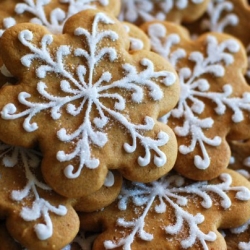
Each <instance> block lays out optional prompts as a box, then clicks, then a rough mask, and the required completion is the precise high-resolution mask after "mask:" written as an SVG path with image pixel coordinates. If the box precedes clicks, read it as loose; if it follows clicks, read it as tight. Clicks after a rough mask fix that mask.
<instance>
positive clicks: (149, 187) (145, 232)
mask: <svg viewBox="0 0 250 250" xmlns="http://www.w3.org/2000/svg"><path fill="white" fill-rule="evenodd" d="M249 188H250V183H249V182H248V181H247V180H246V179H245V178H244V177H242V176H241V175H240V174H238V173H236V172H234V171H232V170H227V171H225V172H224V173H223V174H221V175H220V177H218V178H216V179H214V180H212V181H209V182H205V181H204V182H190V181H189V180H187V179H185V178H183V177H182V176H180V175H176V174H173V175H171V174H168V175H167V176H165V177H162V178H161V179H159V180H158V181H155V182H152V183H149V184H142V183H130V182H127V183H125V185H124V187H123V189H122V192H121V194H120V196H119V198H118V200H117V201H116V202H115V203H113V204H112V205H110V206H109V207H107V208H105V209H103V210H101V211H99V212H95V213H83V214H80V215H79V216H80V220H81V228H83V229H84V230H91V231H101V234H100V235H99V236H97V238H96V239H95V241H94V245H93V250H95V249H98V250H100V249H133V250H136V249H169V250H171V249H193V250H195V249H204V250H205V249H220V250H223V249H226V242H225V240H224V238H223V236H222V235H221V234H220V233H219V231H218V228H221V229H222V228H232V227H234V225H235V224H238V225H241V224H243V223H244V221H247V219H248V218H249V216H250V206H249V202H250V200H249V199H250V190H249ZM239 211H241V212H239Z"/></svg>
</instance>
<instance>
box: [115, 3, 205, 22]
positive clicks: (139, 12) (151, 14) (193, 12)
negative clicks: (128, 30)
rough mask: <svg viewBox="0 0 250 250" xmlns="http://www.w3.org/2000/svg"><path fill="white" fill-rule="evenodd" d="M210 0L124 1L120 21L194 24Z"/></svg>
mask: <svg viewBox="0 0 250 250" xmlns="http://www.w3.org/2000/svg"><path fill="white" fill-rule="evenodd" d="M208 2H209V0H178V1H176V0H154V1H151V0H122V8H121V12H120V15H119V18H120V20H123V21H128V22H131V23H136V24H138V25H139V24H142V23H143V22H146V21H152V20H161V21H163V20H168V21H172V22H176V23H180V22H182V21H183V22H193V21H194V20H196V19H198V18H199V17H200V16H201V15H202V14H203V13H204V12H205V10H206V7H207V4H208Z"/></svg>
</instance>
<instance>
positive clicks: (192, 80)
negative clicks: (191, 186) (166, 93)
mask: <svg viewBox="0 0 250 250" xmlns="http://www.w3.org/2000/svg"><path fill="white" fill-rule="evenodd" d="M142 28H143V29H144V30H145V31H146V32H147V34H148V36H149V37H150V40H151V49H152V50H153V51H154V52H157V53H158V54H160V55H162V56H163V57H164V58H166V59H168V60H169V61H170V63H171V64H172V65H173V66H174V67H175V69H176V71H177V72H178V75H179V78H180V84H181V96H180V100H179V102H178V104H177V105H176V107H175V108H174V109H173V110H172V111H170V112H168V113H166V114H165V115H164V116H163V117H160V120H161V121H162V122H164V123H166V124H168V125H169V126H170V127H171V128H172V129H173V130H174V131H175V134H176V136H177V141H178V146H179V150H178V157H177V162H176V164H175V169H176V170H177V171H178V172H180V173H181V174H182V175H184V176H186V177H188V178H191V179H196V180H209V179H211V178H214V177H216V176H218V175H219V174H220V173H221V171H223V169H225V168H226V167H227V166H228V163H229V160H230V149H229V145H228V142H227V140H242V139H247V138H249V135H250V134H249V132H250V131H249V125H248V124H249V112H250V88H249V86H248V85H247V83H246V81H245V79H244V72H245V70H246V65H247V59H246V55H245V50H244V48H243V46H242V45H241V43H240V42H239V41H238V40H236V39H235V38H233V37H232V36H229V35H225V34H217V33H207V34H204V35H203V36H200V37H199V38H198V39H197V40H191V39H190V37H189V35H188V33H187V31H186V30H185V29H183V28H182V27H181V26H179V25H177V24H172V23H168V22H151V23H146V24H145V25H144V26H143V27H142ZM226 138H227V140H226Z"/></svg>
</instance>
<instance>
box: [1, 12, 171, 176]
mask: <svg viewBox="0 0 250 250" xmlns="http://www.w3.org/2000/svg"><path fill="white" fill-rule="evenodd" d="M99 23H102V25H103V27H105V24H108V25H110V24H113V21H112V20H111V19H109V18H108V17H107V16H106V15H105V14H104V13H98V14H97V15H96V16H95V18H94V21H93V25H92V30H91V32H89V31H88V30H86V29H83V28H81V27H79V28H77V29H76V30H75V33H74V34H75V36H80V37H86V38H87V39H86V40H87V44H86V46H87V45H88V47H89V51H88V50H85V49H83V48H76V49H74V48H70V47H69V46H68V45H61V46H59V47H58V48H56V49H55V51H53V54H54V52H55V56H52V55H51V53H50V50H49V48H48V46H49V45H51V44H52V43H53V36H52V35H44V36H43V38H42V39H41V41H40V43H39V45H40V47H37V46H36V45H34V44H33V43H32V41H33V33H32V32H31V31H29V30H23V31H21V32H20V33H19V36H18V37H19V40H20V42H21V43H22V44H23V45H24V46H25V47H27V48H28V49H29V50H30V52H31V53H30V54H27V55H25V56H23V57H22V58H21V63H22V64H23V65H24V66H25V67H27V68H29V67H31V66H32V63H33V61H34V60H36V59H38V60H39V61H40V62H41V63H42V65H40V66H38V68H37V69H36V75H37V77H38V78H40V79H41V81H39V82H38V83H37V91H38V93H39V95H40V96H41V99H42V100H43V102H42V103H35V102H32V101H29V98H30V97H31V95H30V94H29V93H27V92H21V93H20V94H19V95H18V101H19V102H20V103H21V104H23V105H24V106H25V107H27V109H26V110H24V111H22V112H18V111H17V108H16V106H15V105H14V104H13V103H9V104H7V105H6V106H5V107H4V108H3V109H2V112H1V115H2V118H3V119H6V120H8V119H9V120H13V119H18V118H20V117H26V118H25V119H24V123H23V128H24V129H25V130H26V131H27V132H32V131H35V130H37V129H39V124H37V123H36V122H32V121H31V120H32V118H33V117H34V116H36V115H37V114H38V113H39V112H42V111H46V110H48V111H49V112H50V114H51V118H52V119H53V120H58V119H60V117H61V115H62V114H61V112H60V111H61V108H62V107H65V108H66V112H67V113H68V114H69V115H72V116H78V115H79V114H80V113H81V112H82V107H83V106H85V107H86V111H85V114H84V119H83V121H82V123H81V125H80V126H79V127H78V128H77V129H76V130H75V131H72V133H71V134H69V133H68V132H67V129H66V128H64V127H62V128H61V129H59V130H58V131H57V137H58V139H59V140H60V141H62V142H65V143H72V144H71V145H72V147H74V149H73V152H71V153H66V152H64V151H58V153H57V159H58V161H60V162H65V161H70V160H72V159H74V158H75V157H79V159H80V160H79V166H78V169H77V170H75V169H74V167H73V166H72V165H68V166H67V167H66V168H65V171H64V174H65V176H66V177H67V178H76V177H78V176H79V175H80V172H81V170H82V168H83V167H84V166H86V167H87V168H90V169H94V168H97V167H98V166H99V159H97V158H92V155H91V147H92V146H98V147H100V148H102V147H103V146H104V145H105V144H106V143H107V142H108V135H107V134H106V133H105V132H103V129H104V128H105V127H106V126H107V125H108V124H109V122H110V119H112V120H115V121H116V122H117V123H119V124H120V125H121V126H122V127H123V128H125V129H126V130H127V134H128V135H130V136H131V139H132V143H131V144H129V143H127V142H125V143H124V144H123V147H124V150H125V151H126V152H127V153H132V152H134V151H135V150H136V149H137V143H139V144H140V145H141V146H142V147H143V148H144V149H145V155H144V156H139V157H138V164H139V165H140V166H146V165H148V164H149V163H150V162H151V161H152V160H153V162H154V164H155V165H156V166H157V167H161V166H163V165H164V164H165V163H166V161H167V158H166V155H165V153H164V152H162V151H161V150H160V148H159V147H161V146H163V145H165V144H166V143H167V142H168V140H169V136H168V134H166V133H165V132H163V131H160V132H159V133H158V135H157V139H153V138H150V137H147V136H145V135H144V133H145V131H150V130H152V129H153V128H154V125H155V122H154V119H153V118H151V117H149V116H146V117H145V120H144V124H134V123H133V121H132V120H131V119H130V118H129V114H124V113H122V111H123V110H124V109H125V108H126V103H127V102H126V101H127V100H126V99H125V97H123V96H122V93H116V91H117V89H118V88H119V89H122V90H124V91H126V93H131V97H129V102H133V103H134V104H135V105H136V104H140V103H141V102H142V101H143V98H144V92H145V91H148V95H149V96H150V97H151V98H152V100H153V101H156V102H157V101H159V100H161V99H162V98H163V92H162V89H161V87H160V86H159V85H157V84H156V83H155V80H157V79H159V80H160V82H161V83H162V85H164V86H170V85H172V84H174V83H175V81H176V76H175V75H174V74H173V73H171V72H169V71H159V72H155V71H154V64H153V62H152V61H150V60H149V59H147V58H144V59H142V60H141V62H140V64H141V66H142V67H143V69H142V70H141V71H140V72H138V71H137V69H136V68H135V67H134V66H133V65H131V64H128V63H124V64H123V65H122V66H121V67H122V69H123V75H122V76H121V77H120V79H115V80H113V79H112V74H111V72H109V71H104V72H103V73H102V75H101V77H100V78H99V79H98V80H97V81H96V82H94V81H93V74H94V71H95V68H96V67H98V64H99V63H100V61H102V60H103V59H104V58H106V60H108V62H109V63H112V62H113V61H114V60H115V59H117V57H118V52H117V51H116V50H115V47H112V46H111V45H112V44H115V43H116V41H117V40H118V39H119V37H118V34H117V33H115V32H114V31H112V30H108V29H105V28H102V30H99V29H98V25H99ZM103 39H106V40H109V43H108V45H106V47H102V48H98V46H99V43H100V42H102V40H103ZM106 44H107V43H106ZM69 56H70V57H78V58H83V59H84V60H86V61H87V65H73V66H72V68H73V69H72V68H69V67H67V66H66V65H65V64H64V60H66V59H67V57H69ZM32 67H33V66H32ZM73 70H74V72H73ZM52 73H54V74H56V75H57V76H60V77H61V78H63V80H60V89H61V94H60V96H59V95H58V96H55V95H52V94H50V93H49V92H47V83H46V75H47V74H52ZM63 95H64V96H63ZM75 100H80V105H79V107H76V106H75V105H74V104H73V103H74V101H75ZM103 100H113V101H115V103H114V107H113V109H111V108H110V107H106V106H105V103H104V102H103ZM113 101H112V102H113ZM93 108H94V109H96V110H97V111H98V113H99V116H98V117H95V118H93V119H91V118H90V117H91V113H92V109H93ZM75 140H77V142H75ZM152 154H153V157H152Z"/></svg>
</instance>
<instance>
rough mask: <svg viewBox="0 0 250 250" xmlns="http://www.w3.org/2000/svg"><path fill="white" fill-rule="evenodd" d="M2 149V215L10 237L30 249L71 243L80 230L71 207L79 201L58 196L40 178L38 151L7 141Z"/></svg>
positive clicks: (2, 145) (0, 206)
mask: <svg viewBox="0 0 250 250" xmlns="http://www.w3.org/2000/svg"><path fill="white" fill-rule="evenodd" d="M0 151H1V153H0V156H1V162H0V176H1V178H0V217H1V218H6V226H7V228H8V231H9V232H10V234H11V236H12V237H13V238H14V239H16V240H17V241H18V242H20V244H21V245H23V246H25V247H27V248H28V249H35V248H36V247H37V249H41V250H42V249H53V246H56V248H57V249H60V248H62V247H64V246H65V245H67V244H69V243H70V242H71V241H72V239H73V238H74V237H75V236H76V235H77V233H78V229H79V219H78V216H77V214H76V212H75V210H74V209H73V207H72V205H74V204H75V203H76V201H75V200H70V199H67V198H64V197H61V196H59V195H58V194H56V193H55V192H53V191H52V190H51V188H50V187H49V186H48V185H46V184H45V183H44V182H43V181H42V180H41V178H40V177H41V175H40V174H39V172H40V169H39V164H40V161H41V156H40V154H39V153H37V152H36V151H33V150H27V149H23V148H19V147H13V146H9V145H6V144H4V143H1V144H0ZM62 228H64V230H62ZM59 232H60V233H59Z"/></svg>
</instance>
